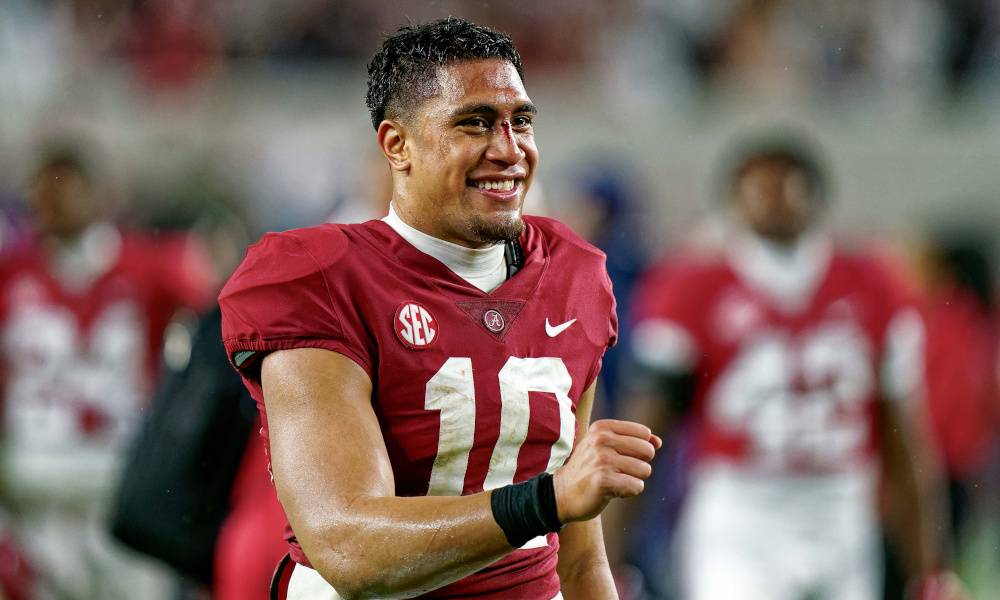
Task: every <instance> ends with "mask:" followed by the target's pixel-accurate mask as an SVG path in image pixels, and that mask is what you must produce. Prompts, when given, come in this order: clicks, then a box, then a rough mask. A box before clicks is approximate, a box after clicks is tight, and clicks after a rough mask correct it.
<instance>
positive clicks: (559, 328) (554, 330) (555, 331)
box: [545, 318, 576, 337]
mask: <svg viewBox="0 0 1000 600" xmlns="http://www.w3.org/2000/svg"><path fill="white" fill-rule="evenodd" d="M573 323H576V319H572V320H570V321H566V322H565V323H562V324H561V325H556V326H555V327H553V326H552V325H549V320H548V319H547V318H546V319H545V333H546V334H547V335H548V336H549V337H556V336H557V335H559V334H560V333H562V332H564V331H566V329H568V328H569V326H570V325H572V324H573Z"/></svg>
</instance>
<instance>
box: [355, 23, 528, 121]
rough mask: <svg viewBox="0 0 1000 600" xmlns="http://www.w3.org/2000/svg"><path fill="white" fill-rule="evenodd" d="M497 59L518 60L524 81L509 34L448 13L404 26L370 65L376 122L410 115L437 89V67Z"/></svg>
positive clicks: (368, 99)
mask: <svg viewBox="0 0 1000 600" xmlns="http://www.w3.org/2000/svg"><path fill="white" fill-rule="evenodd" d="M488 58H499V59H501V60H505V61H507V62H509V63H510V64H512V65H514V68H515V69H517V74H518V75H519V76H520V77H521V81H522V82H523V81H524V69H523V68H522V67H521V57H520V55H519V54H518V53H517V50H516V49H515V48H514V42H513V41H511V39H510V36H508V35H507V34H505V33H501V32H499V31H496V30H493V29H490V28H489V27H483V26H481V25H476V24H474V23H470V22H469V21H466V20H464V19H460V18H457V17H448V18H447V19H441V20H438V21H432V22H430V23H424V24H421V25H414V24H410V25H406V26H404V27H400V28H399V30H398V31H396V33H395V34H393V35H391V36H388V37H386V38H385V40H383V42H382V47H381V49H379V51H378V54H376V55H375V58H373V59H372V61H371V63H369V64H368V93H367V94H366V96H365V104H366V105H367V106H368V111H369V112H370V113H371V118H372V125H373V126H374V127H375V129H378V126H379V123H381V122H382V120H383V119H386V118H389V119H397V120H403V119H406V118H408V117H410V116H411V115H412V113H413V110H414V109H415V108H416V107H417V106H419V105H420V103H421V102H423V101H424V100H426V99H427V98H428V97H430V96H431V95H433V94H434V93H435V92H436V91H437V68H438V67H439V66H442V65H445V64H447V63H449V62H453V61H464V60H480V59H488Z"/></svg>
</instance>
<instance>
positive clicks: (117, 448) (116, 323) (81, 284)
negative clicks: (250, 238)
mask: <svg viewBox="0 0 1000 600" xmlns="http://www.w3.org/2000/svg"><path fill="white" fill-rule="evenodd" d="M209 273H210V271H209V266H208V263H207V258H206V257H205V255H204V254H203V252H201V251H200V247H198V246H197V245H196V244H193V241H192V240H191V238H189V237H186V236H175V237H168V236H163V237H157V238H150V237H143V236H140V235H122V234H121V233H119V232H118V231H117V230H116V229H114V228H113V227H111V226H109V225H98V226H94V227H92V228H91V229H89V230H88V231H87V232H86V233H85V234H84V241H83V243H82V244H81V248H80V249H79V250H78V251H76V252H74V253H73V255H72V257H71V258H70V259H69V260H67V261H66V262H64V263H63V264H62V265H59V259H58V258H57V256H56V255H55V253H54V252H52V251H51V249H50V248H49V247H47V246H44V245H43V244H42V243H41V242H39V241H29V242H26V243H25V244H23V245H21V246H18V247H15V248H13V249H12V250H11V251H10V252H9V253H7V254H6V255H5V257H4V258H3V260H2V262H0V357H2V363H3V368H4V379H3V427H4V430H3V442H4V447H5V454H4V470H5V476H6V477H7V478H8V479H7V482H8V485H9V486H10V488H11V489H12V490H13V491H14V492H15V493H16V494H18V495H20V494H27V495H28V496H29V498H28V500H29V502H30V501H33V500H37V498H34V496H35V494H36V493H37V494H40V496H39V497H40V498H41V499H43V500H50V499H53V498H59V497H64V499H65V498H69V499H72V500H73V501H74V502H81V501H82V502H89V499H88V496H89V495H96V496H98V497H100V498H103V499H105V500H106V499H107V497H108V493H109V492H110V491H111V490H112V486H114V485H116V484H117V477H118V474H119V472H120V469H121V460H122V458H123V452H124V450H125V445H126V444H127V443H128V442H129V441H130V440H131V438H132V435H133V434H134V432H135V425H136V424H137V422H138V418H139V410H140V409H141V408H142V407H143V406H145V404H146V403H147V401H148V400H149V395H150V394H151V393H152V390H153V389H154V385H155V381H156V373H157V370H158V369H159V365H160V363H159V361H160V350H161V347H162V345H163V336H164V330H165V328H166V326H167V324H168V322H169V321H170V319H171V318H172V317H173V316H174V314H175V313H176V312H177V310H178V309H181V308H189V309H192V310H201V309H203V308H205V307H206V306H207V305H208V302H210V301H211V296H210V293H211V280H210V275H209ZM81 496H82V497H81Z"/></svg>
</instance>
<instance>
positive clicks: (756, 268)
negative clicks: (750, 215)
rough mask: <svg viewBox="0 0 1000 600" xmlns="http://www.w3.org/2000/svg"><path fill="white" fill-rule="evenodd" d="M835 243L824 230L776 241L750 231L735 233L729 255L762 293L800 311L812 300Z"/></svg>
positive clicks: (738, 270)
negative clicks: (779, 241)
mask: <svg viewBox="0 0 1000 600" xmlns="http://www.w3.org/2000/svg"><path fill="white" fill-rule="evenodd" d="M832 256H833V244H832V242H831V241H830V238H829V237H828V236H826V235H825V234H823V233H809V234H805V235H802V236H800V237H799V238H798V239H797V240H795V241H794V242H792V243H790V244H777V243H774V242H771V241H768V240H766V239H764V238H762V237H760V236H758V235H754V234H753V233H749V232H741V233H736V234H734V236H733V239H732V242H731V243H730V244H729V247H728V252H727V257H728V260H729V264H730V265H731V266H732V267H733V269H734V270H735V271H736V273H738V274H739V276H740V278H741V279H743V281H744V282H745V283H746V284H747V285H749V286H750V287H753V288H756V289H757V290H758V291H760V292H763V293H764V294H766V295H767V296H768V297H770V298H771V300H772V301H773V302H774V304H775V305H776V306H777V307H778V308H780V309H782V310H784V311H786V312H789V313H797V312H799V311H801V310H803V309H805V307H806V306H808V304H809V301H810V300H811V299H812V297H813V294H815V293H816V289H817V288H818V287H819V284H820V283H822V281H823V278H824V277H825V276H826V273H827V271H828V270H829V267H830V259H831V258H832Z"/></svg>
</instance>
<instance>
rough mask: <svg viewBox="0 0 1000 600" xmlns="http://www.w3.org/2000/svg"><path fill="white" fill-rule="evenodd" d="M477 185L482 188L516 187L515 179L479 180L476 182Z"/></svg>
mask: <svg viewBox="0 0 1000 600" xmlns="http://www.w3.org/2000/svg"><path fill="white" fill-rule="evenodd" d="M476 187H477V188H479V189H481V190H512V189H514V180H513V179H506V180H504V181H478V182H476Z"/></svg>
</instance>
